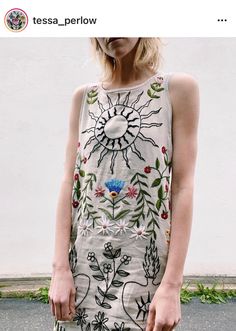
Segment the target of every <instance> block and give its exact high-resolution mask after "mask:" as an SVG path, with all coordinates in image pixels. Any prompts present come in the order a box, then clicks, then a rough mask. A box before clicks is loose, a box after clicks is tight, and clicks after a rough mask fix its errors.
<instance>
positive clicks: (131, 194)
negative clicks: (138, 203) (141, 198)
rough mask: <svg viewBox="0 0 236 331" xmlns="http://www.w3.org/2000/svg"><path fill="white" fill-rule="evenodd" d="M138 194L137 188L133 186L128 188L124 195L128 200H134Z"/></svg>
mask: <svg viewBox="0 0 236 331" xmlns="http://www.w3.org/2000/svg"><path fill="white" fill-rule="evenodd" d="M137 194H138V192H137V188H136V187H134V186H129V187H128V192H127V193H126V196H127V197H129V198H131V199H132V198H135V197H136V196H137Z"/></svg>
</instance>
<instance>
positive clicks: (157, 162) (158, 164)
mask: <svg viewBox="0 0 236 331" xmlns="http://www.w3.org/2000/svg"><path fill="white" fill-rule="evenodd" d="M159 167H160V161H159V159H158V157H157V158H156V169H157V170H158V169H159Z"/></svg>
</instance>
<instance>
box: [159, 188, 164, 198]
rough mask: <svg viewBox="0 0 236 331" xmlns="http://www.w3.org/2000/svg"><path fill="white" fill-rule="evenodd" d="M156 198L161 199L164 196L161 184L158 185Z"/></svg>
mask: <svg viewBox="0 0 236 331" xmlns="http://www.w3.org/2000/svg"><path fill="white" fill-rule="evenodd" d="M158 198H159V199H163V198H164V191H163V187H162V185H161V186H160V188H159V190H158Z"/></svg>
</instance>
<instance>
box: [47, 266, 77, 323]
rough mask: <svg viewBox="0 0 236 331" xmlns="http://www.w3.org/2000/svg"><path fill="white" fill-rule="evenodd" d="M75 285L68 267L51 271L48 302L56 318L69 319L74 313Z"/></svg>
mask: <svg viewBox="0 0 236 331" xmlns="http://www.w3.org/2000/svg"><path fill="white" fill-rule="evenodd" d="M75 295H76V290H75V285H74V281H73V276H72V272H71V270H70V269H67V268H66V269H64V268H58V269H55V270H54V271H53V275H52V279H51V285H50V289H49V303H50V305H51V312H52V315H53V316H55V318H56V320H61V321H71V320H72V319H73V316H74V315H75Z"/></svg>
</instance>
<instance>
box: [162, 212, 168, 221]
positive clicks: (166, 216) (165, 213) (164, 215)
mask: <svg viewBox="0 0 236 331" xmlns="http://www.w3.org/2000/svg"><path fill="white" fill-rule="evenodd" d="M161 217H162V218H163V219H164V220H166V219H167V218H168V213H167V212H166V211H164V210H163V212H162V214H161Z"/></svg>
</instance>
